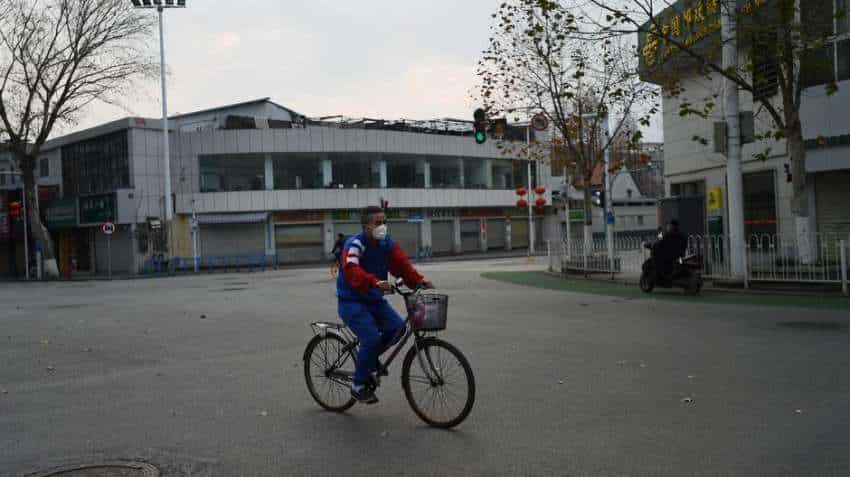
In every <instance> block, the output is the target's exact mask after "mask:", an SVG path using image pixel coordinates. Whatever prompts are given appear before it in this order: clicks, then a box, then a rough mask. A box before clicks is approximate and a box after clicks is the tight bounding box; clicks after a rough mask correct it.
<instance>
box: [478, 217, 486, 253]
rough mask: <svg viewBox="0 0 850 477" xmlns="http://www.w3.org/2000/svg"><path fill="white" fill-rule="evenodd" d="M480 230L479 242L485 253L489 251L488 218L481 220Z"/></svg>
mask: <svg viewBox="0 0 850 477" xmlns="http://www.w3.org/2000/svg"><path fill="white" fill-rule="evenodd" d="M478 230H479V233H480V234H481V235H480V236H479V239H478V244H479V245H480V247H481V253H484V252H486V251H487V219H480V220H479V224H478Z"/></svg>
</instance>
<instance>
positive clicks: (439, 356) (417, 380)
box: [401, 338, 475, 428]
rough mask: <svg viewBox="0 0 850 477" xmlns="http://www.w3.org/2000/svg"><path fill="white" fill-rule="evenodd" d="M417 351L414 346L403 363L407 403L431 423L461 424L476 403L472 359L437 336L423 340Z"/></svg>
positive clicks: (432, 424)
mask: <svg viewBox="0 0 850 477" xmlns="http://www.w3.org/2000/svg"><path fill="white" fill-rule="evenodd" d="M418 354H419V357H417V347H416V346H412V347H411V348H410V350H409V351H408V352H407V355H406V356H405V357H404V364H403V365H402V370H401V386H402V388H404V395H405V397H406V398H407V402H408V403H409V404H410V407H411V408H412V409H413V412H415V413H416V415H417V416H419V418H420V419H422V420H423V421H425V422H426V423H428V424H429V425H431V426H434V427H441V428H450V427H454V426H456V425H458V424H460V423H461V422H463V420H464V419H466V417H467V416H468V415H469V413H470V411H472V405H473V404H474V403H475V376H474V375H473V374H472V367H471V366H470V365H469V361H467V359H466V357H465V356H464V355H463V353H461V352H460V350H458V349H457V348H455V347H454V346H453V345H452V344H450V343H447V342H445V341H443V340H440V339H438V338H425V339H423V340H420V341H419V353H418ZM420 357H421V360H420V359H419V358H420ZM423 365H424V366H425V368H423ZM426 368H427V371H426Z"/></svg>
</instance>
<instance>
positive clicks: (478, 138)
mask: <svg viewBox="0 0 850 477" xmlns="http://www.w3.org/2000/svg"><path fill="white" fill-rule="evenodd" d="M486 140H487V135H486V134H484V131H475V142H477V143H478V144H484V141H486Z"/></svg>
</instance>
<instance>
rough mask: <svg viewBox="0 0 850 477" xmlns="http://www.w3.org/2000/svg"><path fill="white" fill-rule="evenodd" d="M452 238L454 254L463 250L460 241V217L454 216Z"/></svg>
mask: <svg viewBox="0 0 850 477" xmlns="http://www.w3.org/2000/svg"><path fill="white" fill-rule="evenodd" d="M453 222H454V240H453V244H452V251H453V252H454V253H456V254H459V253H461V252H463V244H462V243H461V241H460V217H455V218H454V221H453Z"/></svg>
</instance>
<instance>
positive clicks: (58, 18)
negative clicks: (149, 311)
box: [0, 0, 157, 276]
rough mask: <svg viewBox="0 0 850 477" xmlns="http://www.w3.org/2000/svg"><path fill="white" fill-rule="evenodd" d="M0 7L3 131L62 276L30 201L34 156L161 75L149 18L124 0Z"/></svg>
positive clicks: (21, 1)
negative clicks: (61, 132) (95, 110)
mask: <svg viewBox="0 0 850 477" xmlns="http://www.w3.org/2000/svg"><path fill="white" fill-rule="evenodd" d="M0 8H3V9H4V11H3V12H2V14H0V133H2V135H4V136H5V137H6V140H7V141H8V145H9V148H10V150H11V152H12V154H13V156H14V157H15V160H16V162H17V167H18V168H19V170H20V172H21V173H22V175H23V179H24V190H25V193H24V199H25V200H26V201H27V210H28V211H29V218H30V224H31V227H32V232H33V237H34V238H35V239H36V240H39V241H40V242H41V248H42V254H43V255H42V256H43V258H44V260H45V271H46V273H47V274H48V276H58V267H57V265H56V259H55V254H54V247H53V242H52V240H51V238H50V235H49V234H48V232H47V228H46V227H45V225H44V224H43V223H42V221H41V214H40V212H39V210H38V206H37V202H36V201H33V200H32V198H33V196H34V194H35V177H34V169H35V165H36V161H37V159H38V156H39V155H40V153H41V150H42V147H43V146H44V143H45V142H46V141H47V139H48V138H49V137H50V136H51V134H52V133H53V132H55V131H56V129H57V128H60V127H62V126H67V125H71V124H74V123H75V122H76V120H77V119H78V118H79V115H80V113H81V112H82V111H84V109H85V108H86V107H87V106H88V105H90V104H91V103H92V102H95V101H101V102H105V103H110V104H118V103H119V102H120V98H121V95H122V94H124V93H126V92H127V91H128V88H129V87H130V85H131V84H132V83H133V81H134V80H136V79H139V78H142V77H146V76H150V75H155V74H156V71H157V64H156V63H154V62H152V61H151V60H150V59H149V57H148V55H146V54H145V51H146V49H147V48H146V42H147V40H148V39H149V38H150V37H151V34H152V31H153V30H152V22H151V20H149V19H147V18H146V17H144V16H141V15H140V14H139V13H138V12H137V11H135V10H133V9H132V8H131V6H130V5H129V4H128V2H125V1H123V0H4V1H3V2H2V6H0Z"/></svg>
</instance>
